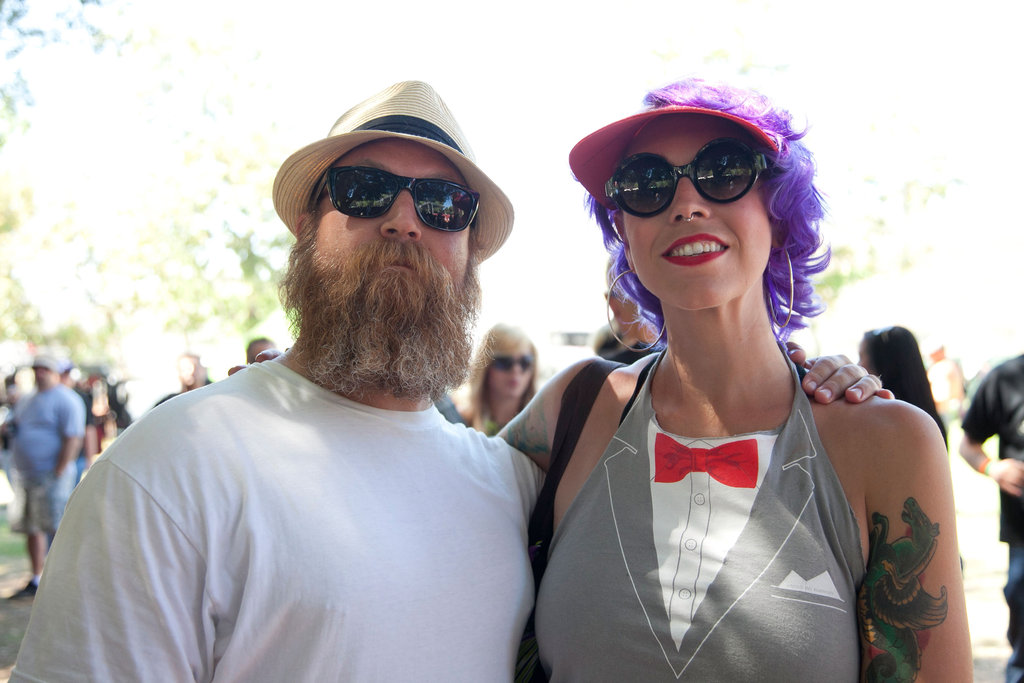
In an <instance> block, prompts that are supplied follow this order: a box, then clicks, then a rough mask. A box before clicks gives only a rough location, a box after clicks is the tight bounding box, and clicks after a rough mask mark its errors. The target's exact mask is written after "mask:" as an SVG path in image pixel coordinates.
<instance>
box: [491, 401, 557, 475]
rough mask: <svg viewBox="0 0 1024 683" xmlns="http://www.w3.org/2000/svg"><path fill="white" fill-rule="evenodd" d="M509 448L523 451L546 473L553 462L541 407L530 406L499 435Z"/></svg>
mask: <svg viewBox="0 0 1024 683" xmlns="http://www.w3.org/2000/svg"><path fill="white" fill-rule="evenodd" d="M498 436H500V437H501V438H503V439H505V442H506V443H508V445H509V446H512V447H513V448H515V449H517V450H519V451H522V452H523V453H524V454H526V455H527V456H528V457H529V458H530V459H531V460H533V461H534V462H535V463H537V466H538V467H540V468H541V469H542V470H544V471H545V472H546V471H547V469H548V462H550V460H551V443H550V442H549V441H548V438H549V437H548V430H547V420H546V419H544V411H543V410H542V409H541V406H533V405H531V406H529V407H527V409H526V410H524V411H523V412H522V413H520V414H519V415H517V416H516V417H514V418H513V419H512V421H511V422H509V423H508V424H507V425H506V426H505V428H504V429H503V430H502V431H501V433H500V434H499V435H498Z"/></svg>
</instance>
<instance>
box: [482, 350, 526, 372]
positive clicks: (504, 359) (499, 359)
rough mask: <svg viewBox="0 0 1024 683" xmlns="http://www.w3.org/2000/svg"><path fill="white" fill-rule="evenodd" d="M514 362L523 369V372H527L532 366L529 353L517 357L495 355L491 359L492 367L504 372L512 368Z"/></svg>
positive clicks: (514, 364)
mask: <svg viewBox="0 0 1024 683" xmlns="http://www.w3.org/2000/svg"><path fill="white" fill-rule="evenodd" d="M516 363H518V364H519V367H521V368H522V369H523V372H529V370H530V368H532V367H533V356H531V355H530V354H526V355H523V356H519V357H518V358H516V357H514V356H495V357H494V358H493V359H492V360H491V366H492V367H495V368H497V369H498V370H504V371H506V372H507V371H509V370H511V369H512V368H514V367H515V366H516Z"/></svg>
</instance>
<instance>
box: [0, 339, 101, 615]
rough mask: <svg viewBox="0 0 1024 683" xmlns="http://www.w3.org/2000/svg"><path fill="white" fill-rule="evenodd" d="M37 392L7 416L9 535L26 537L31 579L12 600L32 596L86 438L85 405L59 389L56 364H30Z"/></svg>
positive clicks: (41, 359) (40, 360)
mask: <svg viewBox="0 0 1024 683" xmlns="http://www.w3.org/2000/svg"><path fill="white" fill-rule="evenodd" d="M32 371H33V374H34V375H35V383H36V390H35V391H34V392H32V393H30V394H28V395H26V396H23V397H21V399H20V400H19V401H18V402H17V403H16V404H15V406H14V409H13V413H12V416H11V420H10V421H11V424H12V427H13V429H12V430H11V433H12V434H13V438H12V444H11V445H12V450H13V453H14V467H13V474H14V481H13V482H12V488H13V490H14V502H13V503H12V505H11V506H10V507H9V508H8V515H9V516H8V519H9V521H10V524H11V530H12V531H15V532H18V533H23V534H25V537H26V546H27V549H28V558H29V563H30V564H31V567H32V578H31V579H30V580H29V582H28V583H27V584H26V585H25V587H24V588H22V589H21V590H20V591H18V592H17V593H15V594H14V595H12V596H11V598H13V599H22V598H31V597H33V596H35V594H36V589H37V587H38V586H39V578H40V575H41V574H42V572H43V564H44V561H45V559H46V552H47V547H48V546H49V542H50V539H51V538H52V537H53V535H54V533H56V531H57V528H58V526H59V525H60V523H61V519H62V516H63V513H64V506H65V505H66V504H67V502H68V497H69V496H70V495H71V490H72V489H73V488H74V486H75V483H76V482H77V481H78V479H77V470H76V469H75V458H76V457H78V452H79V450H80V449H81V447H82V442H83V437H84V436H85V405H84V404H83V403H82V399H80V398H79V397H78V395H77V394H75V392H74V391H72V390H71V389H68V388H67V387H66V386H64V385H63V384H61V381H60V364H59V362H58V361H57V359H56V358H54V357H53V356H49V355H44V354H39V355H37V356H36V357H35V359H34V360H33V361H32Z"/></svg>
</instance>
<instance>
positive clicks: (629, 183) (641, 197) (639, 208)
mask: <svg viewBox="0 0 1024 683" xmlns="http://www.w3.org/2000/svg"><path fill="white" fill-rule="evenodd" d="M766 168H768V162H767V160H766V159H765V156H764V154H762V153H761V152H755V151H753V150H752V149H750V147H748V146H747V145H745V144H743V143H742V142H740V141H739V140H733V139H732V138H718V139H717V140H712V141H711V142H709V143H708V144H706V145H704V146H703V147H701V149H700V151H699V152H697V156H695V157H694V158H693V161H691V162H690V163H688V164H686V165H685V166H673V165H672V164H670V163H669V162H668V160H667V159H665V158H664V157H660V156H658V155H657V154H634V155H633V156H631V157H629V158H627V159H625V160H623V161H622V163H620V164H619V166H618V168H616V169H615V173H614V174H612V177H611V178H610V179H609V180H608V182H607V183H605V185H604V192H605V194H606V195H607V196H608V198H609V199H611V200H612V201H613V202H615V204H616V205H617V206H618V207H619V208H620V209H622V210H623V211H625V212H626V213H629V214H633V215H634V216H641V217H646V216H654V215H657V214H659V213H661V212H662V211H664V210H665V209H666V208H668V205H669V204H671V203H672V198H673V197H675V194H676V185H678V184H679V179H680V178H689V179H690V182H691V183H693V186H694V187H695V188H697V192H698V193H699V194H700V196H701V197H704V198H705V199H708V200H710V201H712V202H718V203H719V204H725V203H728V202H734V201H736V200H737V199H739V198H740V197H742V196H743V195H745V194H746V193H747V192H748V191H749V190H750V188H752V187H753V186H754V181H756V180H757V174H758V173H759V172H761V171H763V170H765V169H766Z"/></svg>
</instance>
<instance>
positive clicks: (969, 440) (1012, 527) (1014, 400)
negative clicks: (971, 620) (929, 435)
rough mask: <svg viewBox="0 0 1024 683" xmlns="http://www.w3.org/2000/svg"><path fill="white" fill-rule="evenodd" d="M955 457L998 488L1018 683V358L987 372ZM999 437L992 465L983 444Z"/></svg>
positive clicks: (1021, 664) (1023, 614) (1023, 661)
mask: <svg viewBox="0 0 1024 683" xmlns="http://www.w3.org/2000/svg"><path fill="white" fill-rule="evenodd" d="M961 427H962V428H963V432H964V435H963V439H962V440H961V442H960V456H961V457H962V458H963V459H964V461H965V462H966V463H967V464H968V465H970V466H971V467H972V468H974V470H976V471H977V472H979V473H981V474H983V475H985V476H987V477H991V478H992V479H993V480H994V481H995V482H996V483H997V484H998V485H999V540H1000V541H1001V542H1003V543H1006V544H1007V546H1008V549H1009V567H1008V571H1007V579H1006V586H1005V587H1004V589H1003V596H1004V597H1005V598H1006V605H1007V607H1008V608H1009V613H1010V623H1009V627H1008V628H1007V632H1006V637H1007V640H1009V642H1010V647H1011V649H1012V652H1011V654H1010V659H1009V661H1008V662H1007V664H1006V681H1007V683H1019V682H1020V681H1024V502H1022V497H1021V496H1022V494H1024V356H1018V357H1016V358H1011V359H1010V360H1008V361H1005V362H1003V363H1001V364H1000V365H997V366H996V367H995V368H993V369H992V370H990V371H989V372H988V373H987V374H986V375H985V377H984V379H982V380H981V383H980V384H979V385H978V388H977V389H976V390H975V392H974V395H973V397H972V398H971V401H970V403H969V404H968V406H967V411H966V412H965V413H964V419H963V424H962V425H961ZM993 436H997V437H999V450H998V457H997V458H996V459H995V460H992V459H991V458H989V457H988V455H987V454H986V453H985V451H984V448H983V447H984V444H985V442H987V441H988V440H989V439H990V438H992V437H993Z"/></svg>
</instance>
